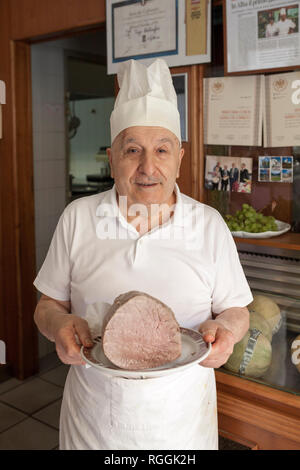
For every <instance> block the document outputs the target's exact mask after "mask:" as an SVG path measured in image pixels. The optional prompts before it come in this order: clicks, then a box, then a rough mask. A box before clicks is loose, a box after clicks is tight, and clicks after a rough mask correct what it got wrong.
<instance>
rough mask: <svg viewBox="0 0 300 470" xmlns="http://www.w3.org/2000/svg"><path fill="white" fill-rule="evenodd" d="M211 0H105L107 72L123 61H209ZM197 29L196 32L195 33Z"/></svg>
mask: <svg viewBox="0 0 300 470" xmlns="http://www.w3.org/2000/svg"><path fill="white" fill-rule="evenodd" d="M210 3H211V0H185V1H184V0H163V1H161V0H106V37H107V71H108V74H109V75H110V74H114V73H117V71H118V67H119V64H120V63H121V62H123V61H126V60H130V59H135V60H141V61H143V63H144V64H145V65H149V64H151V63H152V62H153V61H154V60H155V58H157V57H160V58H163V59H164V60H165V61H166V62H167V64H168V66H169V67H176V66H181V65H182V66H183V65H190V64H199V63H205V62H209V61H210V60H211V59H210V54H211V52H210V50H211V40H210V32H211V26H210V25H211V5H210ZM195 28H196V34H195Z"/></svg>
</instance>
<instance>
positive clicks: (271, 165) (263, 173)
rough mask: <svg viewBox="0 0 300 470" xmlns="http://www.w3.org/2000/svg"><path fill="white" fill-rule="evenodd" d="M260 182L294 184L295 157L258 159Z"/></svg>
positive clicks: (265, 157) (263, 157)
mask: <svg viewBox="0 0 300 470" xmlns="http://www.w3.org/2000/svg"><path fill="white" fill-rule="evenodd" d="M258 181H259V182H264V183H266V182H267V183H292V182H293V157H291V156H284V157H274V156H262V157H258Z"/></svg>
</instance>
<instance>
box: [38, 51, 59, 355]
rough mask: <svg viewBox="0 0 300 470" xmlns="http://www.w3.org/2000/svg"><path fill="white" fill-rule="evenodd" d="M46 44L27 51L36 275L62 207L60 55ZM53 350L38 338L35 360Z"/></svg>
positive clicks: (47, 343)
mask: <svg viewBox="0 0 300 470" xmlns="http://www.w3.org/2000/svg"><path fill="white" fill-rule="evenodd" d="M50 44H51V43H50ZM50 44H45V43H44V44H38V45H34V46H32V47H31V66H32V110H33V116H32V117H33V158H34V196H35V240H36V269H37V272H38V270H39V268H40V266H41V265H42V263H43V260H44V258H45V256H46V253H47V250H48V247H49V244H50V241H51V238H52V235H53V232H54V229H55V226H56V224H57V221H58V218H59V216H60V214H61V213H62V211H63V209H64V207H65V204H66V152H65V118H64V115H65V109H64V55H63V49H62V48H58V47H53V46H51V45H50ZM53 350H54V344H53V343H50V342H49V341H48V340H46V339H44V338H43V337H42V336H41V335H39V356H40V357H42V356H45V355H46V354H48V353H49V352H52V351H53Z"/></svg>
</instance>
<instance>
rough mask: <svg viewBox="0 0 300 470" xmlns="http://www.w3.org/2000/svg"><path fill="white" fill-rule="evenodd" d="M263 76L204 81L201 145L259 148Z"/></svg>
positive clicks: (208, 79)
mask: <svg viewBox="0 0 300 470" xmlns="http://www.w3.org/2000/svg"><path fill="white" fill-rule="evenodd" d="M263 81H264V77H263V76H262V75H254V76H249V77H216V78H206V79H205V80H204V143H205V144H211V145H251V146H260V145H261V141H262V96H263V83H264V82H263Z"/></svg>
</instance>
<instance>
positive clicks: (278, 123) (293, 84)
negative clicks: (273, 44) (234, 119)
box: [264, 71, 300, 147]
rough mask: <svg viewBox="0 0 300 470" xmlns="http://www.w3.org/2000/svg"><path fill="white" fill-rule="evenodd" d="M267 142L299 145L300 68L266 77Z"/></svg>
mask: <svg viewBox="0 0 300 470" xmlns="http://www.w3.org/2000/svg"><path fill="white" fill-rule="evenodd" d="M264 146H265V147H294V146H295V147H296V146H300V71H299V72H290V73H281V74H274V75H273V74H272V75H266V77H265V115H264Z"/></svg>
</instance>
